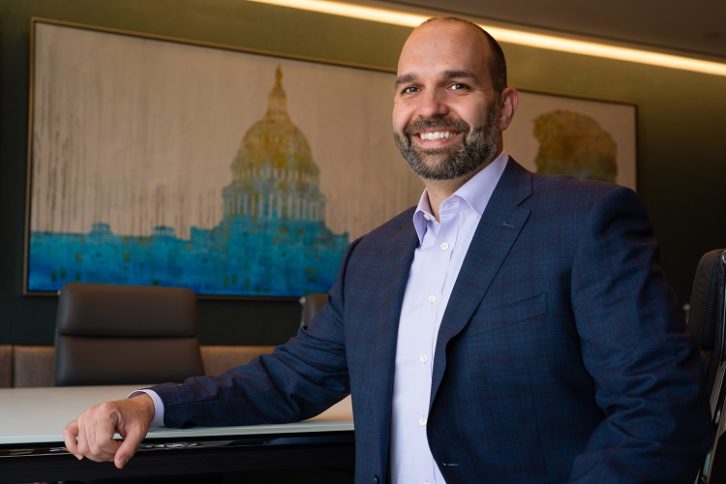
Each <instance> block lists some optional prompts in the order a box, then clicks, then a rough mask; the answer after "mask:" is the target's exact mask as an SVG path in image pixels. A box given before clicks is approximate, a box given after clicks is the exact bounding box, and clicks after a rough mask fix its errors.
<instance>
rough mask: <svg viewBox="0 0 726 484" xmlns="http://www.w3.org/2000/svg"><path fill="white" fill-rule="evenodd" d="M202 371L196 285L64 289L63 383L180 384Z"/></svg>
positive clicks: (59, 335) (60, 332)
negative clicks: (191, 288) (193, 286)
mask: <svg viewBox="0 0 726 484" xmlns="http://www.w3.org/2000/svg"><path fill="white" fill-rule="evenodd" d="M203 374H204V366H203V363H202V356H201V352H200V350H199V340H198V339H197V300H196V296H195V295H194V293H193V292H192V291H190V290H188V289H182V288H172V287H153V286H116V285H105V284H68V285H66V286H64V287H63V288H62V289H61V290H60V292H59V298H58V317H57V321H56V333H55V384H56V385H57V386H67V385H114V384H116V385H120V384H146V383H161V382H168V381H171V382H179V381H182V380H184V379H185V378H186V377H188V376H193V375H203Z"/></svg>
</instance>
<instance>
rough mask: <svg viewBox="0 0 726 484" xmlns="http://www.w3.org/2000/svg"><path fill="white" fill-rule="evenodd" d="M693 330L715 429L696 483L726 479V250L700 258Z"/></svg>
mask: <svg viewBox="0 0 726 484" xmlns="http://www.w3.org/2000/svg"><path fill="white" fill-rule="evenodd" d="M688 327H689V329H690V330H691V332H692V334H693V336H694V338H695V339H696V343H697V344H698V347H699V350H700V351H701V357H702V358H703V363H704V373H705V385H706V389H707V391H710V401H709V404H710V407H711V418H712V421H713V424H714V427H715V428H716V433H715V436H714V441H713V445H712V447H711V450H710V452H709V454H708V456H707V458H706V462H705V463H704V466H703V469H702V470H701V472H700V473H699V475H698V478H697V479H696V482H697V483H700V484H706V483H709V482H726V454H724V449H723V448H719V442H720V440H721V437H722V435H723V434H724V431H725V430H726V418H724V416H723V413H724V397H725V396H726V250H724V249H717V250H712V251H710V252H707V253H706V254H704V255H703V257H701V260H700V261H699V263H698V266H697V268H696V275H695V277H694V280H693V289H692V291H691V303H690V309H689V311H688Z"/></svg>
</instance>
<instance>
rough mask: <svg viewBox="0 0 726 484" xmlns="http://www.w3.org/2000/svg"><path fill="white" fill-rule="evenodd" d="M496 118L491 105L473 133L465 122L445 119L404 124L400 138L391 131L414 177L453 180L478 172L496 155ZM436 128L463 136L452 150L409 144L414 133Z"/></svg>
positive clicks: (494, 108) (419, 120)
mask: <svg viewBox="0 0 726 484" xmlns="http://www.w3.org/2000/svg"><path fill="white" fill-rule="evenodd" d="M498 117H499V109H498V106H497V105H496V104H493V105H492V106H491V107H490V108H489V110H488V111H487V119H486V122H485V123H484V124H483V125H479V126H476V127H475V128H474V129H471V127H470V126H469V124H468V123H467V122H466V121H463V120H459V119H451V118H449V117H446V116H436V117H432V118H420V119H417V120H415V121H412V122H411V123H409V124H407V125H406V126H405V128H404V129H403V135H401V134H400V133H398V132H395V131H394V134H393V139H394V141H395V142H396V147H397V148H398V151H400V152H401V155H402V156H403V158H404V159H405V160H406V161H407V162H408V164H409V166H410V167H411V169H412V170H413V172H414V173H415V174H416V175H418V176H419V177H421V178H423V179H425V180H453V179H455V178H460V177H463V176H465V175H468V174H470V173H473V172H476V171H478V170H480V169H481V168H483V167H484V166H486V165H488V164H489V163H490V162H491V161H492V160H493V159H494V157H495V156H496V154H497V153H499V148H500V140H501V131H500V130H499V127H498V126H497V118H498ZM435 128H444V129H446V130H448V131H452V132H454V133H466V134H465V135H464V138H463V140H462V141H461V143H459V144H458V146H454V147H446V148H433V149H422V148H419V147H417V146H415V145H414V144H413V142H412V141H411V136H415V135H414V133H417V132H420V131H421V130H424V129H435ZM437 159H438V161H437Z"/></svg>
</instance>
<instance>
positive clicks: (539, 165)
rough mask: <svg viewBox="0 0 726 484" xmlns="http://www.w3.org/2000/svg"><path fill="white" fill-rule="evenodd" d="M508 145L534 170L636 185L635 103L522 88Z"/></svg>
mask: <svg viewBox="0 0 726 484" xmlns="http://www.w3.org/2000/svg"><path fill="white" fill-rule="evenodd" d="M504 146H505V147H506V149H507V151H508V152H509V154H510V155H511V156H512V157H513V158H514V159H516V160H517V161H518V162H519V163H520V164H522V165H523V166H524V167H525V168H527V169H529V170H531V171H533V172H537V173H544V174H569V175H572V176H576V177H579V178H585V179H595V180H601V181H606V182H609V183H616V184H618V185H623V186H626V187H629V188H632V189H633V190H635V189H636V188H637V163H636V160H637V106H636V105H635V104H629V103H625V102H612V101H603V100H595V99H586V98H578V97H569V96H563V95H559V94H547V93H541V92H535V91H528V90H519V107H518V108H517V112H516V114H515V116H514V119H513V120H512V123H511V124H510V126H509V128H508V129H507V130H506V131H505V132H504Z"/></svg>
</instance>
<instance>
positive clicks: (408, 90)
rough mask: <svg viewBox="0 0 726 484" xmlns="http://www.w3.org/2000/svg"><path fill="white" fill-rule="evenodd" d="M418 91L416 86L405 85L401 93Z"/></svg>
mask: <svg viewBox="0 0 726 484" xmlns="http://www.w3.org/2000/svg"><path fill="white" fill-rule="evenodd" d="M416 91H418V88H417V87H416V86H407V87H404V88H403V90H401V94H411V93H414V92H416Z"/></svg>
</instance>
